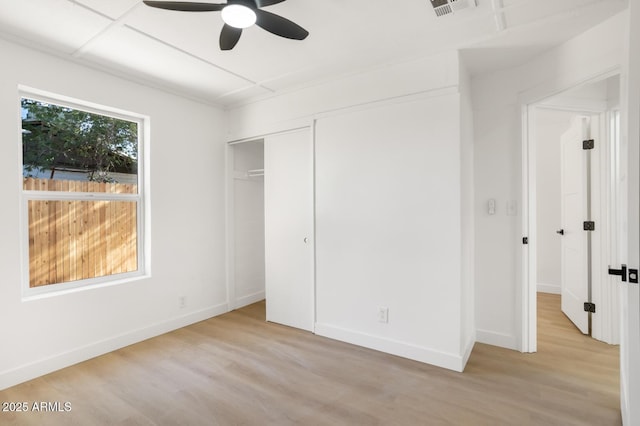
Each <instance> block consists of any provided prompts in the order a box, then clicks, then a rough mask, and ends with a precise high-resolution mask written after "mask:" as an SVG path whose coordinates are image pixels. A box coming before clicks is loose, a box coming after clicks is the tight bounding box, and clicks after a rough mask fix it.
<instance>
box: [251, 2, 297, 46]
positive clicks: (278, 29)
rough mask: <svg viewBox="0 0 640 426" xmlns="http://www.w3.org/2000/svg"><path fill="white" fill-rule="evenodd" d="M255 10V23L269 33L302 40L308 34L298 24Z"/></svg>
mask: <svg viewBox="0 0 640 426" xmlns="http://www.w3.org/2000/svg"><path fill="white" fill-rule="evenodd" d="M255 12H256V17H257V20H256V25H258V26H259V27H261V28H263V29H265V30H267V31H269V32H270V33H273V34H275V35H279V36H280V37H285V38H290V39H294V40H304V39H305V38H307V36H308V35H309V32H308V31H307V30H305V29H304V28H302V27H301V26H300V25H298V24H296V23H295V22H291V21H290V20H288V19H286V18H283V17H282V16H279V15H275V14H273V13H270V12H267V11H265V10H260V9H257V10H256V11H255Z"/></svg>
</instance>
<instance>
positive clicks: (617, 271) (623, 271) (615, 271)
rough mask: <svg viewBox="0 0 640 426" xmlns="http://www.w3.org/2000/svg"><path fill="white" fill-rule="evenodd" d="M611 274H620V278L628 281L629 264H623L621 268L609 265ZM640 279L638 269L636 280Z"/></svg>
mask: <svg viewBox="0 0 640 426" xmlns="http://www.w3.org/2000/svg"><path fill="white" fill-rule="evenodd" d="M609 275H619V276H620V280H621V281H624V282H626V281H627V265H621V266H620V269H613V268H612V267H611V266H609ZM637 279H638V274H637V271H636V280H637Z"/></svg>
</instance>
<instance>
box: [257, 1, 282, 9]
mask: <svg viewBox="0 0 640 426" xmlns="http://www.w3.org/2000/svg"><path fill="white" fill-rule="evenodd" d="M255 1H256V6H258V7H265V6H271V5H272V4H278V3H282V2H283V1H284V0H255Z"/></svg>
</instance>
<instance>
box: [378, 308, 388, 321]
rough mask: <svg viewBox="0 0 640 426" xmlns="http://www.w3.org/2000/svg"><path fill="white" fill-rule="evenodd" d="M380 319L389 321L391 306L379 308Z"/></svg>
mask: <svg viewBox="0 0 640 426" xmlns="http://www.w3.org/2000/svg"><path fill="white" fill-rule="evenodd" d="M378 321H379V322H382V323H385V324H386V323H388V322H389V308H383V307H380V308H378Z"/></svg>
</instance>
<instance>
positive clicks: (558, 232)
mask: <svg viewBox="0 0 640 426" xmlns="http://www.w3.org/2000/svg"><path fill="white" fill-rule="evenodd" d="M556 234H560V235H564V229H561V230H559V231H556Z"/></svg>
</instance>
